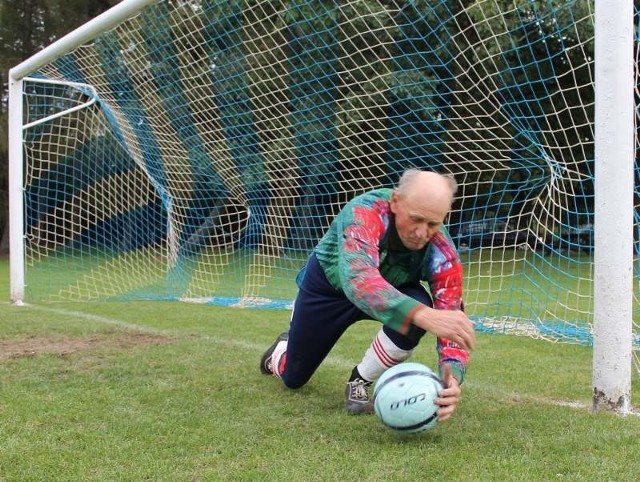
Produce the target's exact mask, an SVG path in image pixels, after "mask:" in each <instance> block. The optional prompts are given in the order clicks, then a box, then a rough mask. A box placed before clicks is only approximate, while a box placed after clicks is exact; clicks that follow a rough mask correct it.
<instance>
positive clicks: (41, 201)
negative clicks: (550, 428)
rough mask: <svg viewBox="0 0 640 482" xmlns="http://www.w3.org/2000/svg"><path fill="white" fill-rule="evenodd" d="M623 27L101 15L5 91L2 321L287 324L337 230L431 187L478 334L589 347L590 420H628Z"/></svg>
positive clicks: (357, 17)
mask: <svg viewBox="0 0 640 482" xmlns="http://www.w3.org/2000/svg"><path fill="white" fill-rule="evenodd" d="M634 15H635V16H634ZM637 16H638V12H636V11H634V4H633V2H632V1H631V0H613V1H611V2H607V3H606V5H605V4H604V2H596V3H595V12H594V4H593V2H592V1H591V0H532V1H522V2H521V1H516V2H498V1H495V0H475V1H462V0H454V1H450V2H442V1H431V0H412V1H409V0H407V1H400V2H386V1H381V0H345V1H343V2H317V1H313V0H299V1H297V0H295V1H294V0H123V1H121V2H120V3H118V4H117V5H116V6H115V7H113V8H112V9H110V10H109V11H107V12H105V13H103V14H102V15H100V16H98V17H96V18H95V19H94V20H92V21H90V22H88V23H87V24H85V25H83V26H82V27H80V28H79V29H77V30H75V31H74V32H71V33H70V34H68V35H67V36H65V37H63V38H61V39H59V40H58V41H56V42H54V43H53V44H52V45H50V46H48V47H47V48H45V49H43V50H42V51H41V52H39V53H38V54H36V55H34V56H33V57H32V58H30V59H28V60H26V61H24V62H22V63H21V64H19V65H17V66H15V67H14V68H12V69H11V70H10V72H9V174H10V175H9V198H10V199H9V202H10V264H11V268H10V270H11V271H10V272H11V301H12V302H13V303H14V304H16V305H20V304H23V303H24V302H40V301H43V302H51V301H85V300H136V299H152V300H153V299H162V300H180V301H189V302H200V303H212V304H222V305H227V306H243V307H244V306H247V307H260V308H277V309H282V308H290V304H291V301H292V298H293V296H294V295H295V282H294V279H295V274H296V272H297V270H298V269H299V268H300V266H301V264H302V263H303V262H304V259H306V256H307V254H308V252H309V250H310V249H311V248H312V247H313V245H314V244H315V242H316V241H317V240H318V238H319V236H321V234H322V232H323V231H324V229H326V226H327V225H328V223H329V222H330V220H331V219H332V217H333V215H335V213H336V212H337V210H338V209H339V208H340V206H342V205H343V204H344V203H345V202H346V201H347V200H348V199H350V198H351V197H353V196H354V195H356V194H358V193H360V192H363V191H364V190H367V189H370V188H374V187H381V186H386V187H390V186H392V185H393V184H394V183H395V182H396V181H397V179H398V177H399V175H400V174H401V172H402V171H403V170H404V169H406V168H408V167H419V168H425V169H433V170H437V171H440V172H444V173H449V174H452V175H454V177H455V178H456V180H457V181H458V185H459V188H460V189H459V193H458V198H457V199H456V202H455V203H454V206H453V209H452V211H451V214H450V217H449V219H448V223H447V224H448V227H449V232H450V234H451V236H452V239H453V240H454V242H455V243H456V244H457V245H458V247H459V249H460V254H461V257H462V258H463V262H464V265H465V287H464V289H465V302H466V303H465V304H466V306H467V307H468V311H469V314H470V316H471V317H472V318H473V319H474V320H475V321H476V322H477V326H478V329H479V330H484V331H486V332H490V333H506V334H516V335H527V336H532V337H536V338H541V339H547V340H552V341H560V342H569V343H581V344H584V345H592V346H593V367H592V368H593V407H594V409H596V410H597V409H612V410H616V411H618V412H621V413H629V412H631V411H632V407H631V379H632V374H633V373H634V371H633V365H634V363H635V367H636V373H638V372H640V355H639V353H640V335H638V333H640V323H639V322H638V321H634V315H636V317H638V318H637V319H640V303H639V299H640V288H638V287H637V286H634V280H638V278H639V275H638V273H634V256H633V252H634V249H635V250H636V251H637V252H636V254H639V253H638V251H640V243H639V242H638V240H637V239H636V241H635V242H634V237H636V238H640V235H638V233H640V221H638V219H640V216H638V215H637V214H636V213H637V212H640V187H639V186H637V185H636V184H635V179H638V178H640V168H639V166H638V165H636V163H635V154H636V152H637V151H638V137H637V130H636V125H635V123H634V121H636V122H637V120H638V115H639V114H638V111H637V110H636V105H635V99H636V98H637V97H638V96H639V95H640V94H639V93H638V92H637V86H638V72H637V62H636V61H635V60H634V52H635V55H638V47H637V45H635V46H634V25H635V23H634V22H636V21H637ZM634 48H635V51H634ZM594 58H595V61H594ZM634 89H636V91H635V98H634ZM612 233H615V235H612Z"/></svg>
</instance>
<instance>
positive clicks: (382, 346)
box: [358, 329, 413, 381]
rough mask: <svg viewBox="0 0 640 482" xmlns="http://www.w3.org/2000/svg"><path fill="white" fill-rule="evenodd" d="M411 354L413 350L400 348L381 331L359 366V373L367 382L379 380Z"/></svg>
mask: <svg viewBox="0 0 640 482" xmlns="http://www.w3.org/2000/svg"><path fill="white" fill-rule="evenodd" d="M411 353H413V350H403V349H402V348H398V347H397V346H396V345H395V343H393V342H392V341H391V338H389V337H388V336H387V335H386V333H385V332H384V331H383V330H382V329H380V331H378V334H377V335H376V337H375V338H374V339H373V342H371V346H370V347H369V349H368V350H367V352H366V353H365V354H364V357H363V358H362V361H361V362H360V364H359V365H358V372H360V375H361V376H362V377H363V378H364V379H366V380H369V381H374V380H377V379H378V378H379V377H380V375H382V373H384V371H385V370H386V369H387V368H391V367H392V366H394V365H397V364H398V363H401V362H403V361H405V360H406V359H407V358H409V357H410V356H411Z"/></svg>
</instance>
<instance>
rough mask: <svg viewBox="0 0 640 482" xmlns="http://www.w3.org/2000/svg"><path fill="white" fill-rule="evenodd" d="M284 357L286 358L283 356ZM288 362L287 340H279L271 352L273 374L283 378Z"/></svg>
mask: <svg viewBox="0 0 640 482" xmlns="http://www.w3.org/2000/svg"><path fill="white" fill-rule="evenodd" d="M283 357H284V358H283ZM286 363H287V340H282V341H280V342H278V344H277V345H276V347H275V348H274V349H273V353H272V354H271V366H272V370H273V375H274V376H275V377H278V378H282V375H281V374H282V372H283V371H284V367H285V365H286Z"/></svg>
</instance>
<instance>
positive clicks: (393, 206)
mask: <svg viewBox="0 0 640 482" xmlns="http://www.w3.org/2000/svg"><path fill="white" fill-rule="evenodd" d="M389 206H390V207H391V212H392V213H394V214H395V213H396V208H397V206H398V193H397V191H396V190H395V189H394V190H393V192H392V193H391V201H390V202H389Z"/></svg>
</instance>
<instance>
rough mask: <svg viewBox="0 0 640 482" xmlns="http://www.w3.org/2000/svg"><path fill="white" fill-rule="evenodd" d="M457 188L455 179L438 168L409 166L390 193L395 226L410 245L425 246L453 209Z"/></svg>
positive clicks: (410, 246) (412, 246)
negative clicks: (431, 169) (422, 169)
mask: <svg viewBox="0 0 640 482" xmlns="http://www.w3.org/2000/svg"><path fill="white" fill-rule="evenodd" d="M456 190H457V185H456V182H455V180H454V179H453V178H452V177H450V176H443V175H441V174H437V173H435V172H429V171H420V170H418V169H409V170H407V171H405V173H404V174H403V175H402V177H401V178H400V181H399V182H398V186H397V187H396V189H395V190H394V191H393V195H392V197H391V211H392V212H393V213H394V214H395V224H396V230H397V232H398V235H399V237H400V239H401V240H402V243H403V244H404V245H405V247H407V248H408V249H422V248H423V247H424V246H425V245H426V244H427V243H428V242H429V241H430V240H431V237H432V236H433V235H434V234H435V233H437V232H438V231H440V227H441V226H442V223H443V221H444V218H445V217H446V216H447V213H448V212H449V210H450V209H451V204H452V202H453V196H454V194H455V192H456Z"/></svg>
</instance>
